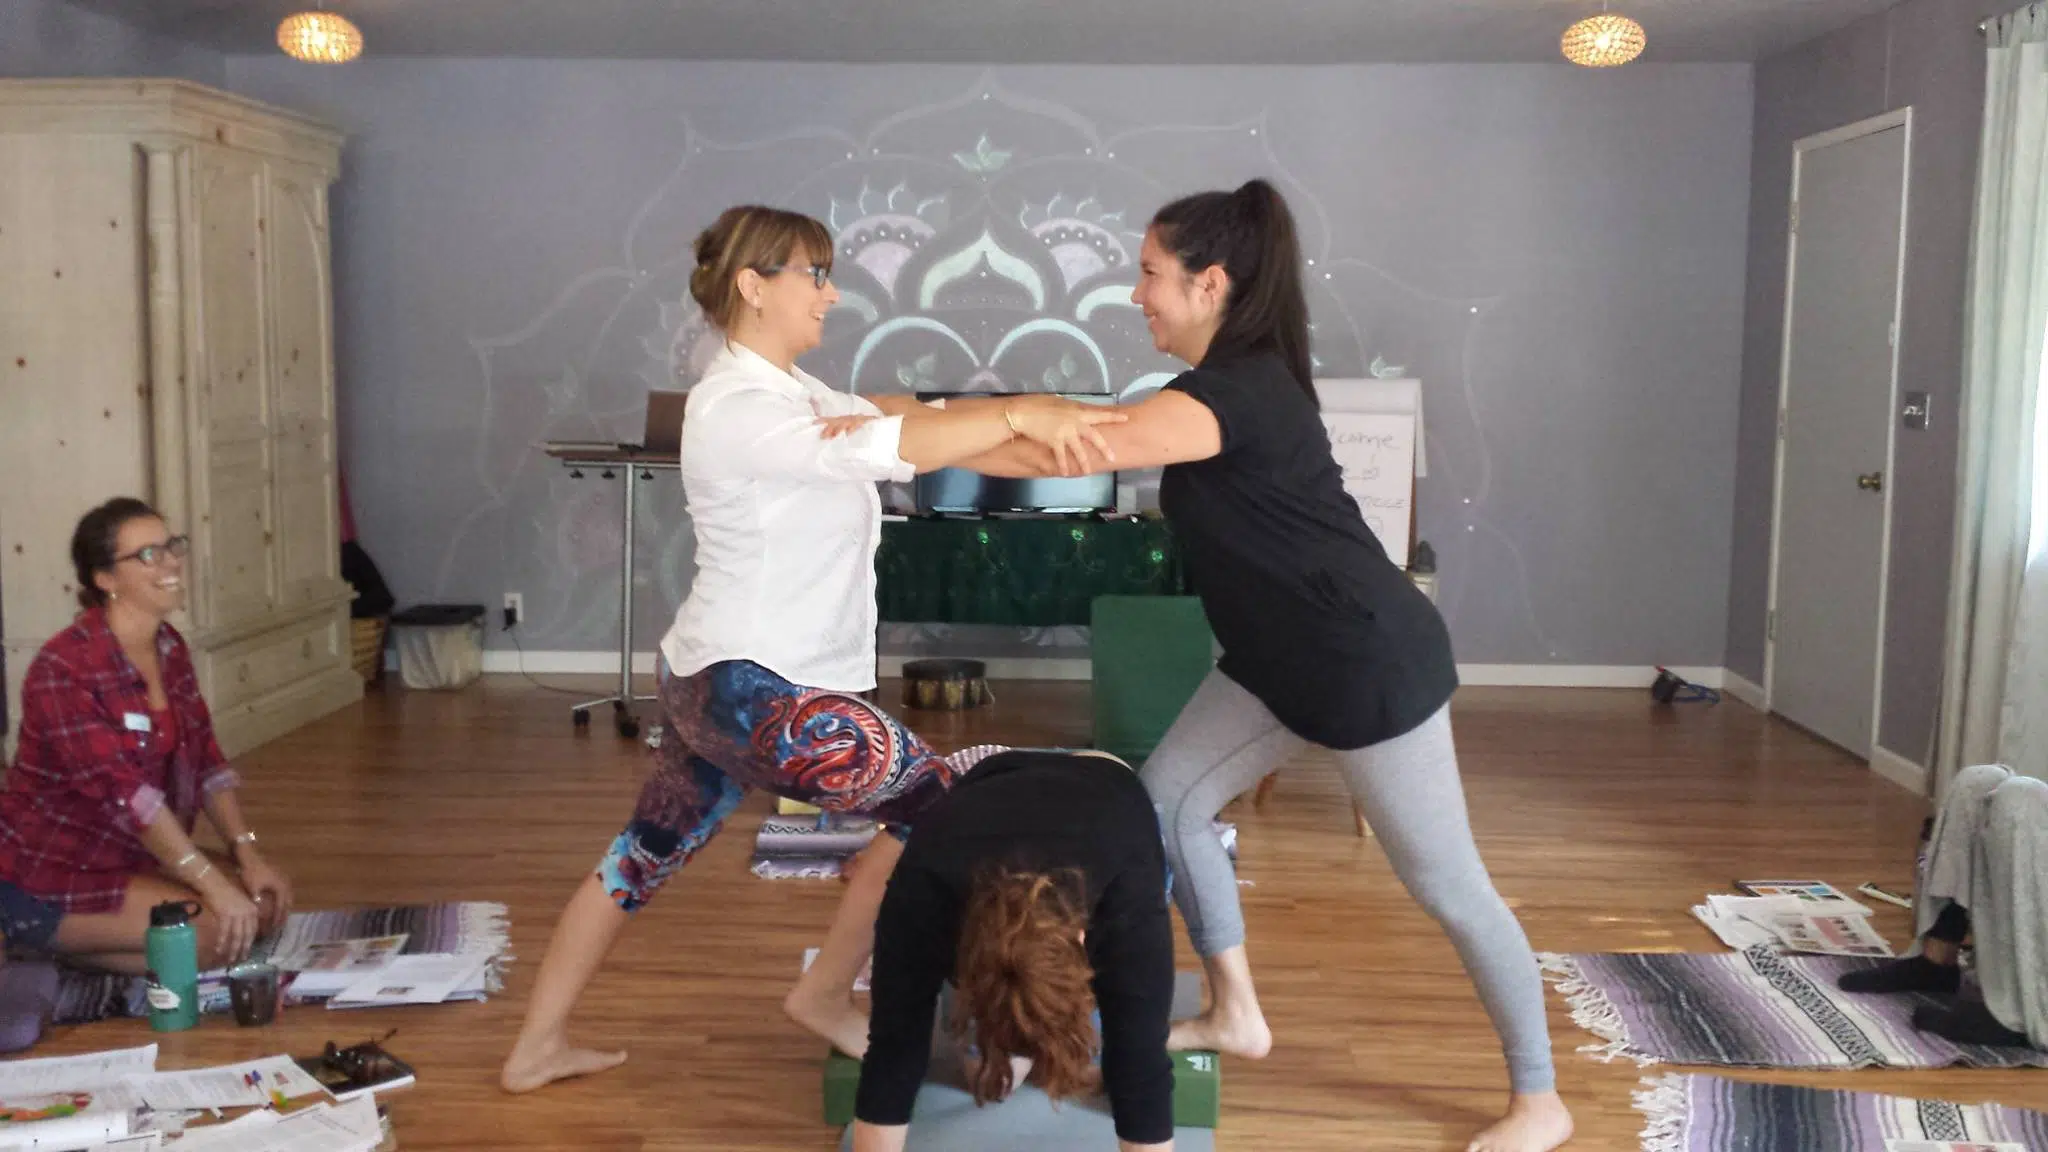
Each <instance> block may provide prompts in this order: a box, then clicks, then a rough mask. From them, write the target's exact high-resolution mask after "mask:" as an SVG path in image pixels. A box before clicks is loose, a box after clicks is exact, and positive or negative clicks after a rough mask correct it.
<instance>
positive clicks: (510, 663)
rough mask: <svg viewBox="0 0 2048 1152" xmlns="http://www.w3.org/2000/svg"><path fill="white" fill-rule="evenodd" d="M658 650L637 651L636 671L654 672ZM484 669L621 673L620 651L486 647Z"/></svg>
mask: <svg viewBox="0 0 2048 1152" xmlns="http://www.w3.org/2000/svg"><path fill="white" fill-rule="evenodd" d="M657 655H659V654H658V653H655V652H635V653H633V671H634V673H635V674H637V675H641V676H652V675H654V658H655V657H656V656H657ZM483 664H484V671H485V672H486V673H491V672H511V673H515V674H516V673H518V672H520V671H522V670H524V671H525V672H527V673H530V674H532V675H535V676H540V675H555V676H617V675H618V674H619V654H618V652H617V651H616V650H614V651H611V652H547V651H540V652H528V653H526V654H525V655H524V656H523V657H522V656H521V655H520V653H519V650H518V649H517V648H487V649H485V650H484V662H483Z"/></svg>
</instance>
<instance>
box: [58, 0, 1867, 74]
mask: <svg viewBox="0 0 2048 1152" xmlns="http://www.w3.org/2000/svg"><path fill="white" fill-rule="evenodd" d="M70 2H71V3H73V4H74V5H76V6H78V7H80V8H86V9H90V10H93V11H98V12H104V13H108V14H111V15H115V16H119V17H120V18H122V19H124V20H127V21H129V22H131V23H134V24H139V25H142V26H144V27H147V28H150V29H152V30H155V31H160V32H166V33H170V34H172V35H176V36H181V37H184V38H186V39H188V40H193V41H197V42H199V43H203V44H207V45H210V46H213V47H216V48H220V49H222V50H225V51H229V52H237V53H263V52H272V51H275V50H276V43H275V39H274V37H275V29H276V27H277V23H278V21H279V20H280V19H282V18H283V17H284V16H286V15H288V14H289V13H291V12H293V11H296V10H299V9H303V8H307V7H311V6H312V5H311V3H310V2H309V0H298V2H295V0H70ZM1897 2H1898V0H1609V3H1610V4H1611V5H1612V7H1613V10H1615V11H1617V12H1625V13H1627V14H1629V15H1632V16H1634V17H1635V18H1636V19H1638V20H1640V21H1641V22H1642V24H1643V26H1644V28H1645V29H1646V30H1647V32H1648V34H1649V42H1650V47H1649V52H1648V53H1646V54H1645V56H1644V59H1645V60H1646V61H1649V60H1666V61H1671V60H1755V59H1758V58H1760V57H1763V56H1768V55H1770V54H1772V53H1774V52H1777V51H1779V50H1781V49H1784V48H1788V47H1791V46H1792V45H1794V44H1797V43H1800V42H1801V41H1803V40H1807V39H1810V38H1812V37H1814V36H1817V35H1820V34H1822V33H1824V32H1830V31H1833V30H1834V29H1837V28H1840V27H1842V26H1843V25H1845V24H1848V23H1850V22H1852V21H1854V20H1856V19H1858V18H1860V17H1863V16H1867V15H1869V14H1871V13H1873V12H1877V11H1880V10H1882V9H1885V8H1889V7H1891V6H1892V5H1893V4H1895V3H1897ZM327 6H328V7H329V8H331V9H333V10H334V11H337V12H341V13H342V14H344V15H346V16H348V17H349V18H350V19H352V20H354V21H355V22H356V23H357V24H358V25H359V26H360V27H361V28H362V29H363V35H364V39H365V41H366V43H367V52H368V53H370V54H377V55H386V56H392V55H425V56H549V57H572V58H573V57H597V58H621V59H623V58H637V59H670V60H703V59H740V60H837V61H850V62H942V61H943V62H954V63H988V64H1004V63H1078V64H1126V65H1130V64H1214V63H1232V64H1336V63H1363V62H1436V61H1556V60H1557V59H1558V58H1559V57H1558V36H1559V34H1560V33H1561V32H1563V30H1564V28H1565V26H1566V25H1568V24H1570V23H1571V22H1572V21H1573V20H1576V19H1578V18H1580V17H1583V16H1587V15H1590V14H1592V13H1594V12H1598V11H1599V10H1600V8H1601V4H1600V2H1599V0H328V3H327Z"/></svg>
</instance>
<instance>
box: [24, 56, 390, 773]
mask: <svg viewBox="0 0 2048 1152" xmlns="http://www.w3.org/2000/svg"><path fill="white" fill-rule="evenodd" d="M340 148H341V137H340V134H339V133H338V132H336V131H335V130H333V129H332V128H329V127H327V126H325V125H322V124H319V123H317V122H315V121H313V120H310V119H308V118H306V117H304V116H300V115H298V114H295V113H292V112H288V111H284V110H281V109H277V108H272V107H268V106H265V105H262V104H258V103H255V102H253V101H249V100H245V99H242V98H241V97H238V96H233V95H230V94H227V93H224V92H219V91H215V90H213V89H210V88H206V87H203V86H201V85H197V84H191V83H187V82H184V81H171V80H5V81H0V477H4V479H0V631H4V638H5V660H6V681H7V721H8V724H7V751H8V754H9V755H10V756H11V755H12V751H13V747H14V738H15V735H16V732H15V729H16V727H17V726H18V725H19V723H20V717H21V711H20V687H21V680H22V676H23V674H24V673H25V672H26V671H27V669H28V665H29V662H30V661H31V660H33V659H34V658H35V655H36V652H37V650H38V649H39V648H41V646H42V644H43V642H44V641H45V640H47V639H48V638H49V637H50V636H51V635H52V634H54V633H55V632H57V631H58V630H59V629H61V628H63V627H65V626H66V625H68V624H69V623H70V621H71V620H72V618H73V617H74V616H75V615H76V612H77V602H76V598H75V584H76V577H75V576H74V575H73V572H72V567H71V561H70V555H69V547H70V539H71V532H72V528H73V526H74V525H75V524H76V523H77V521H78V517H79V516H80V515H82V514H83V513H84V512H85V511H86V510H87V509H89V508H91V507H92V506H93V505H95V504H97V503H99V502H101V501H103V500H105V499H107V498H109V497H112V496H117V495H134V496H140V497H142V498H143V499H146V500H148V501H150V502H151V503H153V504H154V505H155V506H156V507H157V508H158V509H159V510H161V511H162V512H163V514H164V516H165V518H166V519H167V520H168V521H169V522H170V525H171V530H172V531H173V532H184V533H187V534H189V535H190V536H191V537H192V552H191V554H190V555H189V556H188V557H187V559H186V586H187V588H188V600H187V604H186V608H185V611H184V612H183V613H181V614H180V616H179V617H177V618H174V619H173V621H172V623H173V624H175V625H176V626H177V627H178V628H179V630H180V631H181V632H183V633H184V635H185V637H186V639H187V641H188V642H190V644H191V646H192V649H193V654H194V657H195V659H196V661H197V664H198V668H199V678H200V684H201V686H202V688H203V689H204V690H205V693H206V698H207V702H208V704H209V705H210V706H211V708H212V710H213V716H214V723H215V727H216V729H217V733H218V736H219V739H220V743H221V746H222V748H223V749H224V750H225V751H226V753H227V754H228V755H229V756H234V755H236V754H237V753H239V752H241V751H242V750H245V749H247V748H250V747H252V746H254V745H257V744H260V743H262V742H264V741H266V740H269V739H271V738H273V737H275V736H278V735H280V734H282V733H284V732H286V731H289V730H291V729H293V728H295V727H298V726H300V725H302V724H305V723H307V722H308V721H311V720H313V719H315V718H317V717H320V716H322V715H325V714H327V713H329V712H332V711H334V710H335V709H337V708H340V707H342V706H344V705H346V704H348V703H350V702H352V701H354V700H357V699H360V698H361V696H362V690H363V689H362V681H361V679H360V678H359V677H358V676H357V674H356V673H355V672H354V671H353V670H352V668H351V665H350V659H349V633H348V628H349V623H348V605H349V601H350V600H351V599H352V598H353V595H354V593H353V591H352V590H351V589H350V588H349V586H348V585H347V584H346V583H345V582H343V581H342V579H341V577H340V545H339V508H338V506H337V504H336V476H335V429H334V340H333V302H332V285H331V279H330V275H329V268H330V261H329V258H328V256H329V252H328V223H327V192H328V188H329V186H330V185H331V184H332V183H333V182H334V179H335V177H336V175H337V174H338V172H339V167H340Z"/></svg>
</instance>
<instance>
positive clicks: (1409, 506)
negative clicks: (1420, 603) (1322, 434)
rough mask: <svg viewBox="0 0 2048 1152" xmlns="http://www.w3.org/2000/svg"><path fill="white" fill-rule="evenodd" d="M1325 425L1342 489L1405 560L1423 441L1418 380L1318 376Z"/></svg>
mask: <svg viewBox="0 0 2048 1152" xmlns="http://www.w3.org/2000/svg"><path fill="white" fill-rule="evenodd" d="M1316 396H1317V398H1318V399H1319V400H1320V401H1321V403H1322V414H1323V427H1324V428H1325V429H1327V430H1328V431H1329V434H1330V451H1331V454H1332V455H1334V456H1335V457H1336V458H1337V466H1338V467H1340V468H1342V469H1343V470H1344V490H1345V491H1347V492H1349V493H1351V497H1352V499H1354V500H1356V501H1358V510H1359V512H1360V513H1361V514H1363V515H1364V517H1365V523H1366V526H1367V527H1369V528H1371V529H1372V532H1373V535H1375V536H1377V537H1379V541H1380V544H1381V546H1382V547H1384V548H1385V549H1386V550H1387V556H1388V558H1390V559H1392V560H1393V562H1394V564H1395V565H1396V566H1397V567H1401V568H1405V567H1407V566H1408V537H1409V535H1410V530H1411V525H1412V524H1413V522H1414V514H1415V510H1414V508H1413V504H1414V496H1415V477H1417V476H1419V475H1421V474H1422V469H1421V468H1420V467H1419V464H1420V458H1419V446H1420V444H1421V442H1422V382H1421V381H1419V380H1375V379H1367V380H1318V381H1316Z"/></svg>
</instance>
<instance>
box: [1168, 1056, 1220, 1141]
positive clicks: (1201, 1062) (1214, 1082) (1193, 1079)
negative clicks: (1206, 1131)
mask: <svg viewBox="0 0 2048 1152" xmlns="http://www.w3.org/2000/svg"><path fill="white" fill-rule="evenodd" d="M1168 1055H1169V1056H1172V1057H1173V1126H1174V1127H1175V1128H1214V1127H1216V1124H1217V1122H1218V1121H1219V1120H1221V1119H1222V1118H1223V1061H1222V1059H1221V1058H1220V1057H1218V1056H1217V1055H1216V1053H1214V1052H1169V1053H1168Z"/></svg>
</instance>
